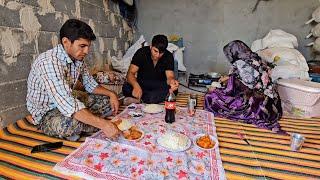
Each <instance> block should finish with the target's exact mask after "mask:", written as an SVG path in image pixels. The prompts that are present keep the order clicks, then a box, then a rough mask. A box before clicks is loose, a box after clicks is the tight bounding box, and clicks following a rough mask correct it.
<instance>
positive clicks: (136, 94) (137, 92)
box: [132, 85, 142, 100]
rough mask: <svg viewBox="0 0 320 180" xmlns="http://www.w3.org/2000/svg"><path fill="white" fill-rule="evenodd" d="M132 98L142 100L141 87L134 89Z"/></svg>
mask: <svg viewBox="0 0 320 180" xmlns="http://www.w3.org/2000/svg"><path fill="white" fill-rule="evenodd" d="M132 96H133V97H135V98H137V99H139V100H140V99H141V97H142V89H141V87H140V86H139V85H137V86H135V87H133V90H132Z"/></svg>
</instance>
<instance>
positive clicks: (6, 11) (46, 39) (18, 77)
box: [0, 0, 133, 127]
mask: <svg viewBox="0 0 320 180" xmlns="http://www.w3.org/2000/svg"><path fill="white" fill-rule="evenodd" d="M69 18H77V19H80V20H82V21H84V22H86V23H88V24H89V25H90V26H91V27H92V28H93V30H94V32H95V34H96V36H97V40H96V41H94V42H93V44H92V48H91V51H90V53H89V55H88V57H87V58H86V62H87V64H89V66H90V68H94V67H95V68H98V69H100V68H102V67H103V65H104V64H106V63H107V62H109V60H110V58H111V56H121V55H122V54H124V52H125V50H126V49H127V48H128V47H129V45H130V44H131V43H132V40H133V29H131V28H130V27H129V26H128V24H127V22H126V21H125V20H124V19H123V18H122V17H121V15H120V11H119V7H118V3H117V1H113V0H0V127H5V126H7V125H8V124H9V123H13V122H15V121H16V120H17V119H20V118H23V117H24V116H25V115H27V114H28V112H27V109H26V105H25V104H26V101H25V97H26V93H27V88H26V85H27V78H28V74H29V71H30V67H31V64H32V62H33V60H34V59H35V58H36V57H37V55H39V54H40V53H42V52H44V51H46V50H48V49H50V48H52V47H54V46H56V45H57V44H58V43H59V42H58V41H59V40H58V39H59V38H58V37H59V36H58V35H59V33H58V32H59V30H60V27H61V26H62V24H63V23H64V22H65V21H66V20H67V19H69Z"/></svg>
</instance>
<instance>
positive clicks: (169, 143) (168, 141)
mask: <svg viewBox="0 0 320 180" xmlns="http://www.w3.org/2000/svg"><path fill="white" fill-rule="evenodd" d="M188 140H189V139H188V137H187V136H185V135H183V134H180V133H176V132H168V131H167V132H166V133H165V134H164V135H163V136H161V137H160V138H159V140H158V143H159V144H160V145H161V146H163V147H165V148H168V149H172V150H179V149H183V148H185V147H186V146H187V145H188Z"/></svg>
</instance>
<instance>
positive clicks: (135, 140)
mask: <svg viewBox="0 0 320 180" xmlns="http://www.w3.org/2000/svg"><path fill="white" fill-rule="evenodd" d="M138 131H140V132H141V133H142V134H141V137H140V138H138V139H134V140H129V139H126V138H125V137H124V136H123V135H121V138H122V139H123V140H125V141H130V142H137V141H140V140H141V139H142V138H143V137H144V132H143V131H142V130H141V129H138Z"/></svg>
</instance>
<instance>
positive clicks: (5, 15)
mask: <svg viewBox="0 0 320 180" xmlns="http://www.w3.org/2000/svg"><path fill="white" fill-rule="evenodd" d="M0 26H6V27H14V28H21V25H20V15H19V11H18V10H17V11H15V10H10V9H8V8H5V7H3V6H0Z"/></svg>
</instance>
